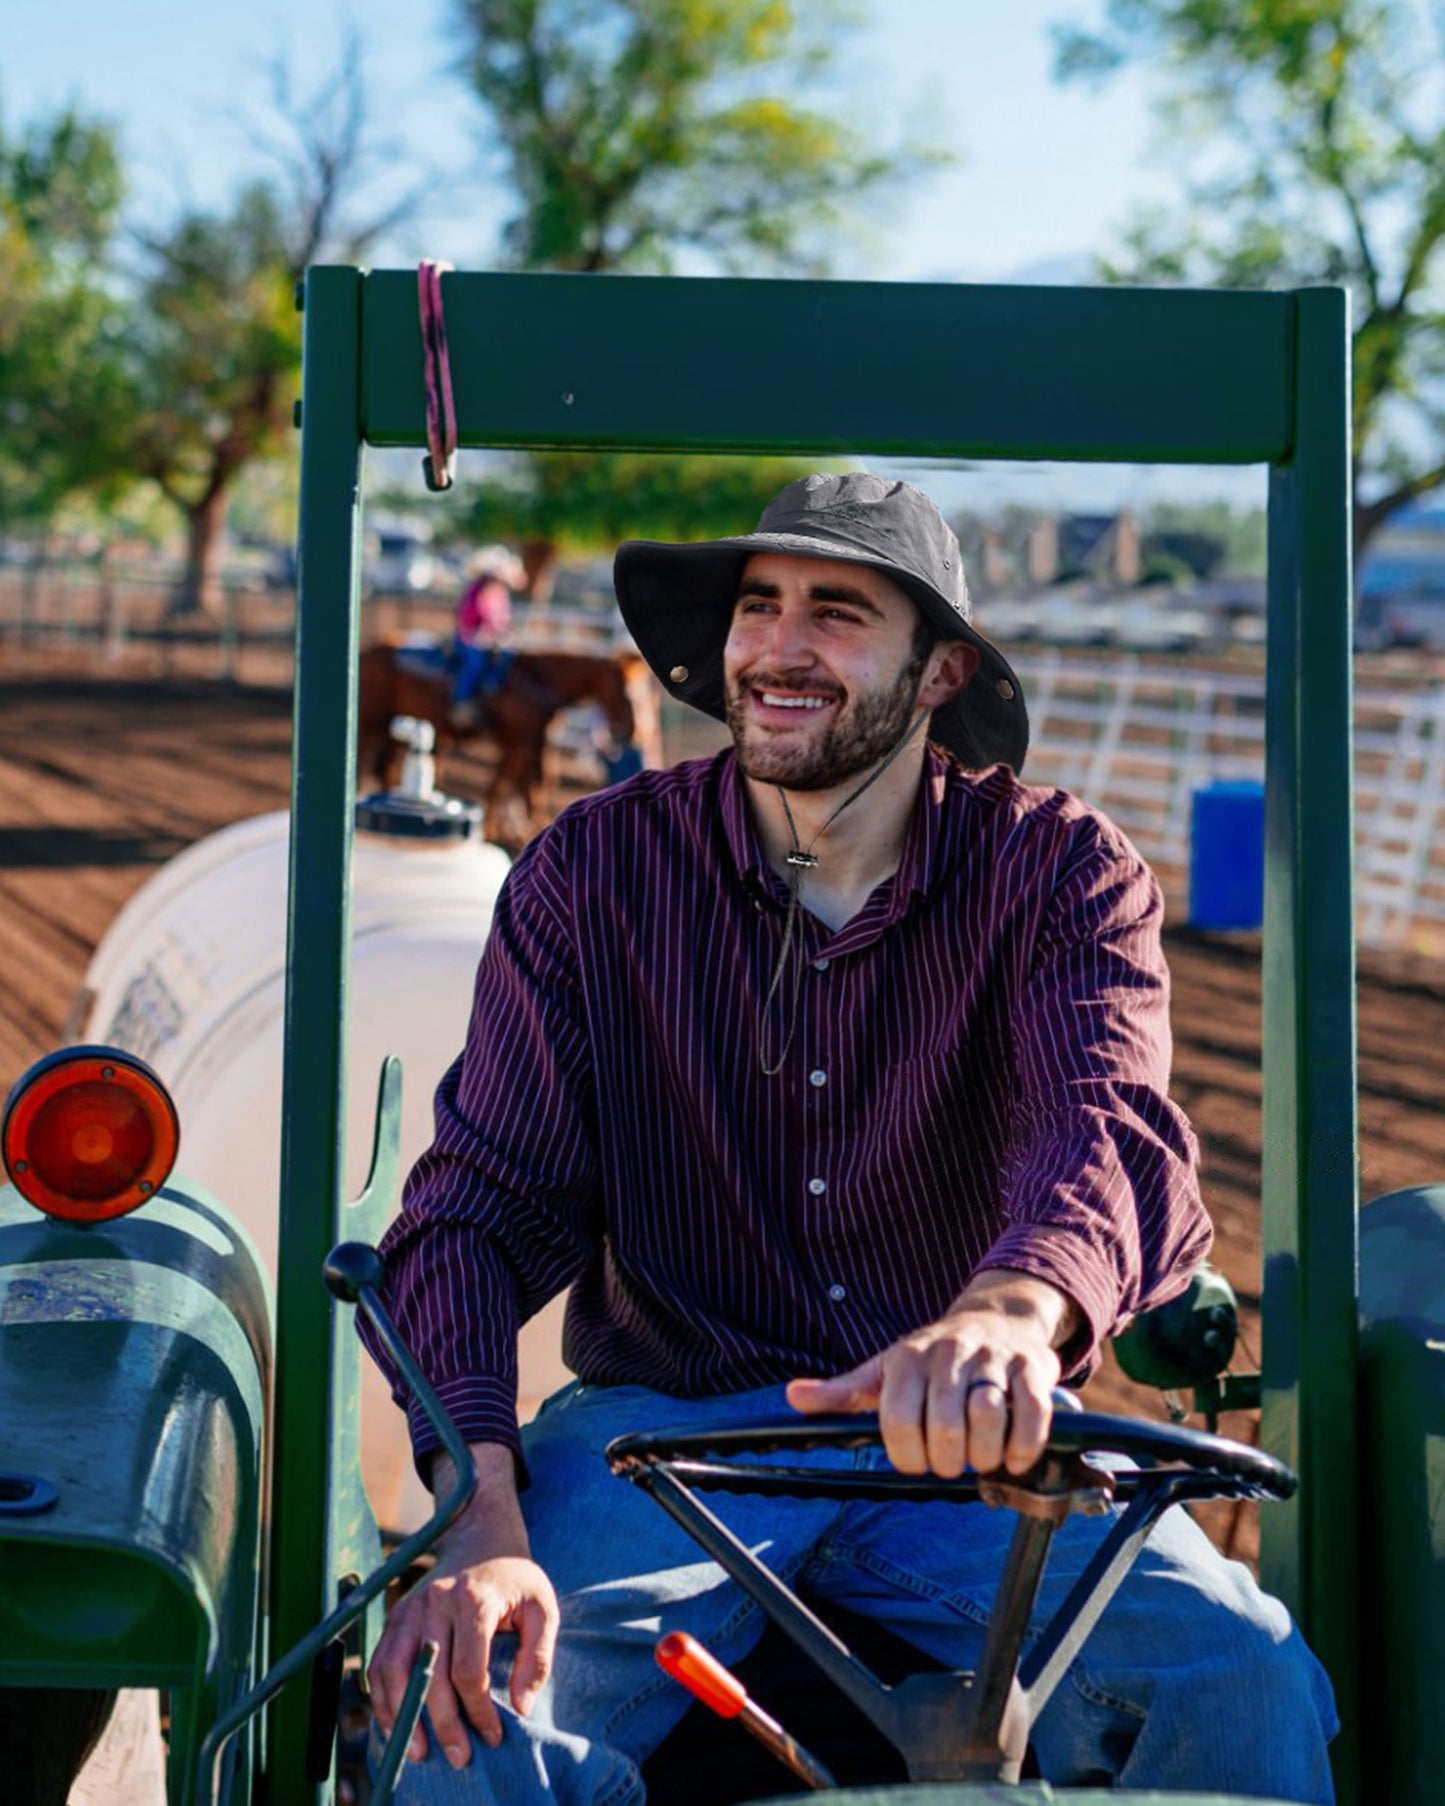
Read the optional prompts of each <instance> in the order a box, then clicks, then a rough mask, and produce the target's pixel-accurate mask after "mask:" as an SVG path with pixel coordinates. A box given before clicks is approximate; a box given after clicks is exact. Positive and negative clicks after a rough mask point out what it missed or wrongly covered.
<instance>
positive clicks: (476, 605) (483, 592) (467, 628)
mask: <svg viewBox="0 0 1445 1806" xmlns="http://www.w3.org/2000/svg"><path fill="white" fill-rule="evenodd" d="M511 625H512V596H511V592H510V590H508V588H507V586H506V584H505V583H503V582H502V580H501V578H500V577H492V576H486V577H478V578H477V580H476V582H475V583H470V584H468V585H467V590H466V594H465V595H464V596H463V597H462V599H461V601H460V602H459V603H458V604H457V637H458V639H461V640H464V641H465V642H466V644H467V645H469V646H478V645H486V644H488V643H489V642H491V641H493V640H497V639H500V638H501V637H502V635H503V634H505V633H506V631H507V629H508V628H509V627H510V626H511Z"/></svg>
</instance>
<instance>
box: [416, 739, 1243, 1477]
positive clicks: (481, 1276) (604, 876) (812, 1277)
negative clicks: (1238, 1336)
mask: <svg viewBox="0 0 1445 1806" xmlns="http://www.w3.org/2000/svg"><path fill="white" fill-rule="evenodd" d="M804 895H805V896H806V891H805V893H804ZM786 900H787V893H786V889H785V887H784V885H783V884H782V883H781V882H780V881H779V880H778V878H777V877H776V876H775V875H774V874H773V873H772V872H771V871H770V870H769V869H768V867H767V865H766V864H765V861H764V857H763V851H762V846H761V842H760V840H759V838H758V835H757V831H756V829H755V827H754V824H753V820H752V815H751V812H750V810H749V807H748V804H747V799H746V794H745V789H744V786H743V783H742V779H741V776H740V774H739V771H738V768H737V764H736V761H735V759H734V756H733V754H732V753H731V752H728V753H723V754H720V755H719V756H718V757H716V758H714V759H710V760H697V761H693V762H691V763H687V764H683V765H679V766H675V767H674V768H673V769H671V770H669V771H649V772H645V773H643V774H642V775H641V776H640V777H638V778H636V779H634V780H633V781H632V782H631V783H628V784H626V785H623V786H620V787H615V788H613V789H609V790H605V791H602V792H599V793H598V794H597V795H596V796H593V797H590V798H588V799H586V800H585V801H583V802H581V803H578V804H576V805H574V806H573V807H572V808H570V809H569V810H568V811H567V812H566V813H565V814H564V815H563V816H561V817H560V818H559V819H558V821H557V822H556V823H554V824H553V826H552V827H551V828H549V829H548V830H546V831H545V832H544V833H543V834H541V835H539V836H538V838H537V839H536V840H534V841H533V842H532V844H531V845H530V846H529V847H528V848H527V850H526V852H525V853H524V854H523V855H522V857H521V858H520V859H519V860H518V861H517V864H516V866H515V867H514V868H513V870H512V872H511V874H510V876H509V878H508V880H507V883H506V885H505V887H504V889H503V891H502V895H501V897H500V899H499V901H498V904H497V910H496V916H495V920H494V923H493V927H492V933H491V937H490V939H489V941H488V943H487V947H486V950H485V952H484V954H483V956H482V959H481V963H480V966H479V968H478V973H477V984H476V996H475V1003H474V1008H473V1012H472V1018H471V1026H470V1029H469V1031H468V1038H467V1045H466V1049H465V1051H464V1053H463V1054H462V1055H461V1057H460V1058H459V1059H458V1060H457V1061H456V1062H455V1064H454V1065H453V1066H452V1068H451V1069H450V1071H449V1072H448V1073H447V1075H446V1077H445V1078H444V1079H443V1080H442V1083H441V1085H440V1087H439V1089H438V1093H437V1101H436V1122H437V1132H436V1140H435V1142H434V1143H433V1145H432V1147H431V1148H430V1150H429V1151H428V1152H427V1153H426V1154H425V1155H423V1157H422V1159H421V1160H420V1161H419V1162H418V1163H417V1165H416V1167H415V1169H414V1170H413V1172H412V1175H411V1178H410V1180H409V1182H408V1186H407V1192H406V1199H405V1204H404V1208H403V1210H402V1212H401V1214H400V1216H399V1217H398V1219H397V1221H396V1223H395V1224H394V1225H393V1227H392V1229H391V1231H390V1232H389V1234H388V1236H387V1238H386V1243H385V1249H386V1253H387V1255H388V1257H389V1260H390V1268H391V1275H392V1277H391V1280H390V1293H391V1297H392V1300H393V1303H394V1305H395V1307H396V1310H397V1314H398V1318H399V1321H400V1323H401V1325H402V1328H403V1330H404V1332H405V1333H406V1334H407V1335H408V1336H409V1338H410V1339H411V1340H412V1342H413V1345H414V1346H415V1347H416V1348H417V1350H418V1352H419V1354H420V1357H421V1361H422V1365H423V1367H424V1369H425V1370H426V1372H427V1373H428V1374H429V1376H430V1377H431V1379H432V1381H433V1382H434V1384H435V1385H436V1388H437V1390H438V1392H439V1393H440V1395H441V1397H442V1399H443V1400H444V1401H445V1403H446V1404H447V1406H448V1407H449V1409H450V1410H451V1411H452V1413H453V1414H454V1416H455V1417H456V1420H457V1423H458V1425H459V1427H460V1428H461V1430H462V1433H463V1434H464V1435H465V1436H466V1438H467V1439H468V1441H472V1442H478V1441H495V1442H501V1443H506V1444H508V1445H510V1446H512V1447H513V1448H515V1447H516V1446H517V1441H518V1433H517V1420H516V1338H517V1330H518V1328H519V1326H520V1324H521V1322H522V1321H523V1320H524V1319H525V1318H526V1317H528V1316H530V1315H531V1314H532V1313H533V1312H535V1311H537V1310H538V1309H540V1307H541V1306H542V1305H543V1304H544V1303H545V1302H546V1301H547V1299H549V1298H550V1297H552V1296H554V1295H555V1294H556V1293H557V1292H559V1291H560V1290H561V1289H562V1288H563V1287H564V1286H567V1285H571V1287H572V1293H571V1297H570V1300H569V1308H568V1315H567V1327H566V1339H565V1351H566V1356H567V1360H568V1363H569V1365H571V1366H572V1367H573V1369H574V1370H575V1371H576V1372H577V1373H578V1374H580V1375H581V1377H582V1378H583V1379H584V1380H588V1381H591V1382H594V1383H599V1384H621V1383H636V1384H642V1385H647V1386H650V1387H654V1388H656V1389H658V1390H661V1391H664V1392H669V1393H675V1394H678V1395H682V1396H703V1395H707V1394H714V1393H722V1392H731V1391H740V1390H743V1389H746V1388H748V1387H752V1386H759V1385H765V1384H768V1383H769V1382H772V1381H777V1380H783V1379H788V1378H791V1377H793V1376H794V1375H816V1374H829V1373H835V1372H839V1371H842V1370H843V1369H845V1368H847V1367H849V1366H851V1365H853V1364H854V1363H856V1362H858V1361H860V1360H863V1359H865V1358H866V1357H867V1356H869V1355H872V1354H874V1353H876V1352H877V1351H878V1350H879V1349H880V1348H883V1347H885V1346H887V1344H889V1343H890V1342H892V1341H894V1340H895V1339H896V1338H897V1337H899V1336H901V1335H903V1334H905V1333H907V1332H908V1331H909V1330H911V1329H915V1328H917V1327H919V1326H920V1325H922V1324H924V1323H926V1322H929V1321H931V1320H932V1319H933V1318H935V1317H937V1316H938V1315H939V1314H941V1312H942V1311H943V1310H944V1308H945V1307H946V1306H947V1305H948V1304H949V1303H951V1301H952V1300H953V1299H954V1298H955V1297H956V1296H957V1294H958V1293H959V1291H960V1290H961V1289H962V1287H963V1285H964V1283H965V1282H966V1281H967V1279H968V1277H969V1276H970V1274H972V1273H976V1272H978V1271H980V1270H981V1269H983V1268H987V1267H1013V1268H1018V1269H1021V1270H1022V1271H1024V1272H1026V1273H1032V1274H1035V1275H1037V1276H1038V1277H1040V1278H1042V1279H1046V1280H1049V1281H1051V1282H1052V1283H1053V1284H1054V1285H1056V1286H1058V1287H1060V1288H1061V1289H1062V1290H1063V1291H1065V1292H1066V1293H1068V1294H1069V1296H1070V1297H1072V1298H1073V1299H1074V1300H1075V1301H1076V1302H1077V1304H1078V1305H1079V1306H1080V1307H1081V1309H1082V1312H1083V1315H1084V1318H1085V1319H1086V1324H1087V1327H1086V1329H1085V1331H1084V1332H1083V1333H1082V1334H1081V1335H1080V1336H1079V1337H1078V1338H1077V1340H1076V1342H1075V1344H1074V1345H1073V1346H1071V1347H1070V1348H1069V1349H1068V1350H1066V1351H1065V1368H1066V1371H1072V1372H1073V1373H1074V1374H1075V1375H1078V1374H1080V1373H1082V1372H1084V1371H1086V1370H1087V1369H1088V1367H1089V1366H1090V1365H1091V1364H1092V1362H1093V1360H1094V1358H1095V1355H1096V1350H1097V1344H1098V1340H1099V1338H1101V1337H1102V1336H1105V1335H1107V1334H1108V1333H1109V1332H1110V1331H1111V1329H1113V1327H1114V1326H1115V1325H1116V1324H1117V1323H1118V1322H1119V1320H1120V1319H1121V1318H1123V1317H1127V1316H1130V1315H1132V1314H1134V1313H1135V1312H1137V1311H1138V1310H1140V1309H1142V1308H1144V1307H1146V1306H1148V1305H1150V1304H1154V1303H1158V1302H1161V1301H1162V1300H1164V1299H1165V1298H1167V1297H1169V1296H1171V1295H1172V1294H1173V1293H1174V1292H1176V1291H1178V1290H1179V1289H1181V1288H1182V1286H1183V1285H1184V1283H1185V1281H1186V1278H1187V1275H1188V1273H1189V1271H1190V1270H1191V1269H1192V1267H1193V1266H1194V1265H1195V1264H1196V1263H1197V1262H1198V1261H1199V1260H1200V1259H1201V1258H1202V1257H1203V1255H1204V1253H1205V1251H1206V1249H1207V1247H1208V1245H1209V1239H1210V1230H1209V1225H1208V1221H1207V1219H1206V1217H1205V1215H1204V1212H1203V1208H1202V1206H1201V1204H1200V1201H1199V1194H1198V1187H1197V1182H1196V1176H1195V1160H1196V1147H1195V1142H1194V1137H1193V1135H1192V1134H1191V1132H1190V1130H1189V1127H1188V1124H1187V1123H1186V1121H1185V1120H1184V1117H1183V1116H1182V1114H1181V1113H1180V1112H1179V1110H1177V1109H1176V1108H1175V1107H1174V1106H1173V1105H1172V1104H1171V1103H1169V1101H1168V1100H1167V1098H1166V1096H1165V1088H1166V1084H1167V1081H1168V1074H1169V1057H1170V1035H1169V1022H1168V976H1167V972H1166V970H1165V967H1164V963H1163V957H1162V953H1161V950H1160V944H1159V925H1160V917H1161V902H1160V897H1159V891H1158V887H1157V885H1156V884H1155V882H1154V879H1153V877H1152V876H1151V875H1150V873H1149V871H1148V870H1147V868H1146V867H1145V865H1144V864H1143V862H1142V861H1141V860H1140V858H1139V856H1138V854H1137V853H1135V851H1134V850H1133V848H1132V847H1131V846H1130V845H1129V843H1128V841H1127V840H1125V839H1124V838H1123V836H1122V835H1121V834H1120V833H1119V832H1118V830H1117V829H1116V828H1114V827H1113V826H1112V824H1111V823H1109V822H1108V821H1106V820H1105V819H1104V818H1103V817H1101V816H1100V815H1098V814H1097V813H1095V812H1094V811H1092V810H1090V809H1088V808H1087V807H1085V805H1083V804H1082V803H1080V802H1078V801H1077V800H1076V799H1074V798H1073V797H1070V796H1068V795H1066V794H1064V793H1063V792H1061V791H1056V790H1044V789H1033V788H1028V787H1025V786H1023V785H1021V784H1019V783H1018V782H1017V780H1016V779H1015V778H1014V777H1013V775H1012V773H1011V772H1009V771H1008V770H1007V768H1005V767H1002V766H999V767H995V768H994V769H993V770H991V771H987V772H984V773H982V774H971V773H967V772H965V771H964V770H962V768H961V767H959V766H958V765H956V764H954V763H953V762H952V761H951V760H950V759H949V758H948V757H947V755H945V754H943V753H942V752H940V751H939V750H938V749H937V748H934V747H930V748H929V749H928V753H927V764H926V768H925V775H924V782H923V784H922V786H921V790H920V795H919V800H918V803H917V806H916V808H915V810H914V813H913V818H912V821H911V823H910V826H909V831H908V836H907V840H906V843H905V847H904V852H903V857H902V861H901V863H900V865H899V868H898V870H897V872H896V873H895V874H894V876H893V877H892V878H891V879H889V880H888V881H887V882H885V883H883V884H881V885H879V886H878V888H877V889H876V890H875V891H874V892H873V893H872V895H871V896H870V897H869V899H868V901H867V903H866V904H865V905H864V907H863V908H862V910H861V911H860V912H859V913H858V914H857V915H856V916H855V917H854V918H853V919H852V920H851V921H850V922H848V923H847V924H846V925H845V926H844V927H843V928H841V929H840V930H838V931H836V932H834V931H833V930H831V929H829V928H828V927H826V926H825V925H824V924H823V923H822V922H820V921H819V920H818V919H817V918H816V917H814V916H811V915H809V914H808V913H807V912H806V909H802V910H800V911H799V913H798V920H797V926H796V928H795V931H794V933H795V939H794V946H793V953H792V955H791V956H790V957H791V958H793V959H799V958H801V959H802V961H803V964H802V968H801V969H802V978H801V988H800V990H799V991H798V993H797V1003H796V1023H795V1032H794V1034H793V1040H792V1046H791V1049H790V1051H789V1052H788V1055H787V1057H786V1059H785V1061H784V1063H783V1067H782V1070H781V1071H780V1072H779V1073H778V1074H777V1075H776V1077H773V1078H768V1077H765V1076H764V1074H763V1072H762V1070H761V1065H760V1061H759V1056H758V1040H759V1029H760V1025H761V1011H762V1005H763V999H764V997H765V996H766V994H767V989H768V982H769V978H770V976H771V974H772V971H773V967H774V964H775V962H776V960H777V957H778V951H779V948H780V946H781V943H782V934H783V923H784V915H785V906H786ZM792 976H793V975H792V972H791V971H790V972H789V973H787V974H786V975H785V977H784V981H783V983H782V984H781V985H780V986H779V988H778V992H777V995H776V996H775V997H774V999H773V1004H772V1009H771V1016H772V1021H771V1024H770V1046H771V1048H772V1049H773V1050H776V1049H777V1048H778V1047H780V1046H781V1045H782V1042H783V1038H784V1035H785V1032H786V1020H785V1018H786V1016H787V1013H788V1012H789V1011H790V1010H791V1009H792V1008H793V1004H792V996H793V990H792ZM773 1057H776V1055H775V1052H774V1054H773ZM412 1434H413V1439H414V1442H415V1446H416V1450H417V1454H418V1457H420V1456H422V1455H424V1454H425V1453H426V1452H427V1451H428V1450H429V1449H430V1448H431V1447H433V1446H434V1438H432V1437H431V1435H430V1432H429V1431H427V1430H426V1428H425V1426H424V1425H422V1424H421V1423H420V1422H419V1421H418V1420H417V1419H416V1417H415V1415H414V1416H413V1422H412Z"/></svg>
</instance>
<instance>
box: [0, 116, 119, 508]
mask: <svg viewBox="0 0 1445 1806" xmlns="http://www.w3.org/2000/svg"><path fill="white" fill-rule="evenodd" d="M122 196H123V181H122V174H121V167H120V162H119V158H118V156H117V154H116V147H115V143H114V140H113V138H112V136H111V133H110V132H109V130H108V129H107V128H106V127H104V126H102V125H99V124H97V123H95V122H93V121H87V120H85V119H82V118H81V117H79V116H78V115H77V114H75V113H73V112H64V113H61V114H59V115H58V116H57V117H55V118H54V119H52V120H48V121H45V122H43V123H40V124H37V125H35V126H33V127H31V128H30V129H29V130H28V131H27V132H25V133H24V134H23V135H22V136H21V137H20V138H19V139H18V140H17V141H15V142H14V143H7V142H6V141H5V140H4V138H3V137H0V526H8V527H17V526H20V527H24V526H34V525H37V524H41V523H43V522H44V521H46V520H47V519H49V518H50V516H51V515H52V514H53V513H54V512H55V510H56V509H57V508H58V507H59V506H60V504H61V503H62V502H63V501H65V500H66V499H67V497H69V496H71V495H74V494H76V493H77V492H83V491H92V492H96V493H102V494H104V493H112V492H114V491H115V490H116V489H117V488H119V487H121V486H123V484H124V482H125V481H126V464H125V457H124V444H123V432H124V427H125V423H126V420H127V417H128V401H129V397H128V390H127V385H126V380H125V373H124V368H123V361H122V358H121V355H120V336H121V327H122V318H123V316H122V310H121V306H120V303H119V301H118V300H117V298H116V296H115V294H114V292H113V291H112V288H111V287H110V285H109V284H108V283H107V280H106V276H105V259H106V257H107V255H108V253H109V250H110V247H111V243H112V239H113V235H114V232H115V226H116V219H117V216H118V213H119V209H120V205H121V200H122Z"/></svg>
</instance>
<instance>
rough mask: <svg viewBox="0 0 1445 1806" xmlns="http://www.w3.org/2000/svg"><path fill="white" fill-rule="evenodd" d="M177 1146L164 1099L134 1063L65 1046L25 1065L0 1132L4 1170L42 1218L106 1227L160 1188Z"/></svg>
mask: <svg viewBox="0 0 1445 1806" xmlns="http://www.w3.org/2000/svg"><path fill="white" fill-rule="evenodd" d="M179 1145H180V1121H179V1119H178V1117H177V1116H176V1107H175V1105H174V1104H173V1103H172V1102H171V1099H170V1094H169V1093H168V1092H167V1090H166V1088H165V1086H164V1085H163V1084H162V1083H161V1081H160V1079H159V1078H157V1077H156V1075H155V1073H153V1072H152V1071H151V1069H150V1067H149V1066H147V1065H146V1063H145V1062H144V1061H143V1060H138V1059H137V1058H136V1057H135V1055H134V1054H128V1053H122V1052H121V1051H120V1050H119V1049H118V1048H114V1047H68V1048H65V1049H64V1050H63V1051H62V1052H60V1053H55V1054H50V1055H48V1056H47V1057H46V1058H45V1059H43V1060H39V1061H37V1062H36V1064H35V1065H34V1066H32V1067H31V1068H30V1070H29V1072H27V1073H26V1074H25V1076H24V1078H22V1079H21V1080H20V1082H19V1084H18V1085H16V1087H15V1089H14V1090H13V1091H12V1092H11V1093H10V1097H9V1099H8V1101H7V1103H6V1105H5V1116H4V1122H3V1126H0V1148H3V1152H4V1158H5V1169H6V1171H7V1172H8V1173H9V1175H10V1178H11V1180H12V1181H13V1183H14V1185H15V1189H16V1190H17V1191H18V1192H19V1193H20V1195H21V1196H22V1197H23V1198H25V1199H27V1200H28V1201H29V1202H30V1203H31V1204H33V1205H35V1207H36V1208H37V1209H38V1210H43V1211H44V1212H45V1213H46V1214H47V1215H48V1216H53V1217H61V1218H64V1219H65V1221H67V1222H71V1223H105V1222H109V1220H110V1219H111V1218H112V1217H119V1216H124V1215H125V1213H126V1212H127V1211H129V1210H134V1209H135V1208H136V1207H137V1206H138V1205H140V1204H144V1203H145V1201H146V1199H147V1198H149V1197H151V1196H152V1195H153V1194H154V1193H155V1192H157V1191H159V1189H160V1188H161V1186H162V1185H164V1184H165V1182H166V1179H167V1177H168V1176H169V1174H170V1171H171V1168H172V1167H173V1166H174V1165H175V1159H176V1150H177V1148H178V1147H179Z"/></svg>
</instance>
